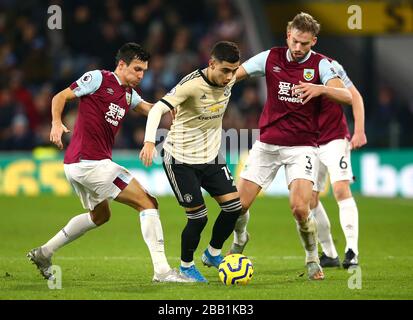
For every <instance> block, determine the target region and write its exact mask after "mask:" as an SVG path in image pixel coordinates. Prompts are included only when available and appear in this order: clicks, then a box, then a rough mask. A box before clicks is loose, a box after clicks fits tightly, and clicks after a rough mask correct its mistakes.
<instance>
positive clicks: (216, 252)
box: [208, 244, 221, 257]
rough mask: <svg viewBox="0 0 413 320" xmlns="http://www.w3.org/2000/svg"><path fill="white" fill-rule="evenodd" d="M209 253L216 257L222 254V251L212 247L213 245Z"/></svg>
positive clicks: (209, 246)
mask: <svg viewBox="0 0 413 320" xmlns="http://www.w3.org/2000/svg"><path fill="white" fill-rule="evenodd" d="M208 252H209V254H210V255H211V256H213V257H216V256H219V255H220V254H221V249H216V248H214V247H211V245H210V244H209V245H208Z"/></svg>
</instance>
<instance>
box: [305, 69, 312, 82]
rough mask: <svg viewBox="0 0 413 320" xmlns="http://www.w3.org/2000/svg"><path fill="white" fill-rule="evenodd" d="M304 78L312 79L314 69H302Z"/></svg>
mask: <svg viewBox="0 0 413 320" xmlns="http://www.w3.org/2000/svg"><path fill="white" fill-rule="evenodd" d="M303 76H304V79H305V80H307V81H311V80H313V79H314V69H304V74H303Z"/></svg>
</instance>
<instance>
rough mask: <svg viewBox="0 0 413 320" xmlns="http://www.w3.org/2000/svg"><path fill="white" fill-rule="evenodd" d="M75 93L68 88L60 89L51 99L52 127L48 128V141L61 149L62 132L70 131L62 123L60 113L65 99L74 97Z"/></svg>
mask: <svg viewBox="0 0 413 320" xmlns="http://www.w3.org/2000/svg"><path fill="white" fill-rule="evenodd" d="M75 98H76V95H75V93H74V92H73V91H72V89H70V88H66V89H64V90H63V91H60V92H59V93H58V94H56V95H55V96H54V97H53V99H52V129H51V130H50V142H52V143H54V144H55V145H56V146H57V147H58V148H59V149H63V143H62V134H63V133H67V132H70V131H69V130H68V129H67V128H66V127H65V126H64V125H63V123H62V113H63V109H64V108H65V104H66V102H67V101H69V100H72V99H75Z"/></svg>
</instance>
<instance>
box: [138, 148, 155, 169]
mask: <svg viewBox="0 0 413 320" xmlns="http://www.w3.org/2000/svg"><path fill="white" fill-rule="evenodd" d="M155 154H156V149H155V144H154V143H153V142H145V144H144V145H143V148H142V150H141V153H140V154H139V159H141V161H142V163H143V165H144V166H145V167H149V166H150V165H152V160H153V158H154V156H155Z"/></svg>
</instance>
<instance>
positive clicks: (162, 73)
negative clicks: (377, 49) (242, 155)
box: [0, 0, 413, 151]
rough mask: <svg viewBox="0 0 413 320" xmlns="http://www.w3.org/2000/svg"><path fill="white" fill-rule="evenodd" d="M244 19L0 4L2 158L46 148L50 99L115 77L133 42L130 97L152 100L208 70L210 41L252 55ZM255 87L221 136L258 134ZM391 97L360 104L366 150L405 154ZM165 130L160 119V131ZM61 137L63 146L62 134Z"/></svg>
mask: <svg viewBox="0 0 413 320" xmlns="http://www.w3.org/2000/svg"><path fill="white" fill-rule="evenodd" d="M51 4H58V5H60V6H61V8H62V13H63V26H62V29H61V30H49V29H48V28H47V18H48V15H47V8H48V6H49V5H51ZM245 21H246V20H245V17H243V16H242V14H241V12H240V11H239V9H238V7H237V6H236V5H235V4H234V3H233V2H231V1H228V0H212V1H211V0H210V1H207V0H197V1H193V0H179V1H165V0H147V1H136V0H135V1H132V0H122V1H118V0H102V1H77V0H74V1H64V2H63V1H41V0H26V1H17V2H16V1H11V0H1V1H0V151H4V150H31V149H33V148H34V147H36V146H46V145H50V143H49V131H50V122H51V114H50V106H51V99H52V97H53V95H54V94H55V93H57V92H59V91H60V90H62V89H64V88H66V87H68V86H69V85H70V84H71V83H72V82H73V81H75V80H77V79H78V78H79V77H80V76H81V75H82V74H83V73H84V72H86V71H88V70H94V69H107V70H114V68H115V62H114V57H115V54H116V51H117V50H118V48H119V47H120V46H121V45H122V44H123V43H125V42H129V41H134V42H138V43H140V44H142V45H143V46H144V47H145V48H146V49H147V50H148V51H149V52H150V54H151V59H150V62H149V70H148V71H147V72H146V74H145V77H144V79H143V81H142V82H141V84H140V86H139V88H138V90H139V92H140V94H141V95H142V97H143V98H144V99H145V100H147V101H150V102H156V101H157V100H159V99H160V98H161V97H162V96H163V95H164V94H165V93H166V92H168V91H169V90H170V89H171V88H172V87H173V86H174V85H175V84H176V83H177V82H178V81H179V80H180V79H181V78H182V77H183V76H184V75H186V74H188V73H190V72H192V71H193V70H195V69H197V68H204V67H206V66H207V64H208V58H209V53H210V49H211V48H212V46H213V44H214V43H215V42H216V41H219V40H230V41H234V42H236V43H238V45H239V46H240V48H241V52H242V60H243V61H244V60H246V59H247V58H248V57H250V56H252V55H254V54H256V53H258V52H254V49H253V48H252V47H251V45H250V41H248V39H247V37H246V28H247V27H248V25H246V23H245ZM320 36H322V35H320ZM279 40H280V41H279V43H282V42H283V41H284V40H283V39H282V38H280V39H279ZM314 49H315V50H316V51H317V47H315V48H314ZM323 53H324V52H323ZM350 76H351V75H350ZM356 84H357V83H356ZM259 85H260V84H259V82H257V81H254V80H249V81H247V82H244V83H242V84H240V85H236V86H235V87H234V90H233V96H232V98H231V103H230V105H229V107H228V109H227V113H226V116H225V118H224V128H225V129H229V128H235V129H241V128H243V129H245V128H247V129H254V128H256V127H257V122H258V118H259V115H260V112H261V110H262V106H263V103H264V101H263V97H262V95H260V93H259ZM394 89H395V88H394V86H392V85H391V84H388V83H386V84H384V83H383V84H381V85H380V86H379V90H378V91H377V97H376V99H374V100H372V101H375V103H374V104H367V105H366V130H367V136H368V140H369V143H368V145H367V148H376V147H381V148H403V147H413V125H412V124H413V103H412V102H408V101H404V100H403V98H401V97H400V96H399V95H397V94H396V93H395V90H394ZM362 94H363V92H362ZM76 108H77V102H76V101H75V102H73V103H69V104H68V105H66V108H65V112H64V123H65V124H66V125H67V126H68V127H70V128H73V124H74V121H75V118H76V112H77V111H76ZM349 110H350V109H348V110H347V113H348V114H349V115H351V112H349ZM351 119H352V118H351V116H350V117H349V122H350V125H351V122H352V120H351ZM145 123H146V118H145V117H143V116H140V115H138V114H136V113H134V112H130V114H129V116H128V117H127V118H126V120H125V123H124V126H123V128H122V130H121V132H120V133H119V136H118V137H117V140H116V146H115V147H116V148H121V149H136V148H140V147H141V145H142V140H143V137H144V128H145ZM169 124H170V118H168V117H164V120H163V122H162V126H163V127H168V126H169ZM65 139H66V143H67V141H68V139H69V136H67V137H66V138H65Z"/></svg>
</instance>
